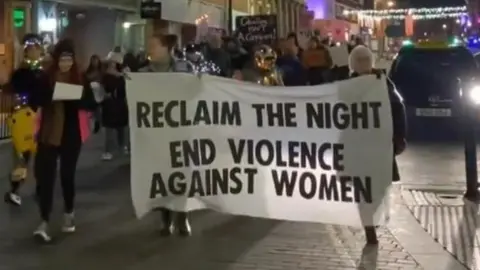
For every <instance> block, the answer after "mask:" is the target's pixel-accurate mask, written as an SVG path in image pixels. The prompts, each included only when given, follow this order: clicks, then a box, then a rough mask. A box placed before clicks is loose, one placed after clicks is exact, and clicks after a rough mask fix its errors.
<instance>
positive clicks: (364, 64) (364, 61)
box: [349, 45, 407, 244]
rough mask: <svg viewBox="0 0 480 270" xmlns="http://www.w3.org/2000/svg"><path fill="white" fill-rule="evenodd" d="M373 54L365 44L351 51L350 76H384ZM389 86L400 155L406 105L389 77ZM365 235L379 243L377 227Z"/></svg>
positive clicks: (396, 178)
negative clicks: (375, 62)
mask: <svg viewBox="0 0 480 270" xmlns="http://www.w3.org/2000/svg"><path fill="white" fill-rule="evenodd" d="M373 64H374V61H373V54H372V52H371V51H370V50H369V49H368V48H367V47H365V46H363V45H358V46H357V47H355V48H354V49H353V50H352V52H351V53H350V57H349V65H350V70H352V71H353V72H352V74H351V76H350V77H352V78H354V77H358V76H363V75H371V74H374V75H376V76H377V77H378V78H380V77H381V76H383V72H382V71H381V70H377V69H375V68H373ZM387 86H388V92H389V97H390V104H391V112H392V121H393V138H392V140H393V150H394V155H395V156H397V155H400V154H401V153H402V152H403V151H404V150H405V148H406V140H405V138H406V131H407V122H406V116H405V106H404V104H403V98H402V97H401V96H400V94H399V93H398V92H397V91H396V90H395V85H394V84H393V82H392V81H391V80H390V79H389V78H388V77H387ZM395 156H394V157H393V165H392V166H393V175H392V181H393V182H396V181H400V174H399V171H398V166H397V162H396V160H395ZM365 235H366V238H367V243H369V244H377V243H378V240H377V234H376V230H375V227H371V226H369V227H365Z"/></svg>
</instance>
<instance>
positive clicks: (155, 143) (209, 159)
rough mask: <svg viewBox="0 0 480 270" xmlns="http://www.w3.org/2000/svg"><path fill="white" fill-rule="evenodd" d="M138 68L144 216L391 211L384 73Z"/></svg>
mask: <svg viewBox="0 0 480 270" xmlns="http://www.w3.org/2000/svg"><path fill="white" fill-rule="evenodd" d="M131 76H132V80H129V81H128V86H127V89H130V90H131V91H127V92H128V93H127V95H128V102H129V108H130V135H131V142H132V153H131V154H132V158H131V168H132V171H131V188H132V200H133V205H134V208H135V211H136V214H137V216H138V217H142V216H144V215H145V214H146V213H147V212H149V211H150V210H152V209H154V208H157V207H166V208H169V209H172V210H175V211H190V210H195V209H203V208H210V209H213V210H216V211H221V212H225V213H230V214H234V215H247V216H254V217H263V218H272V219H282V220H292V221H311V222H323V223H330V224H341V225H352V226H363V225H378V224H381V223H382V221H383V220H384V219H383V218H384V213H385V212H384V208H385V205H384V197H385V195H386V193H387V190H388V188H389V186H390V184H391V179H392V164H393V160H392V159H393V149H392V120H391V116H390V102H389V98H388V91H387V89H386V87H387V84H386V81H385V79H384V78H383V79H377V78H376V77H375V76H362V77H359V78H355V79H351V80H347V81H341V82H338V83H335V84H327V85H321V86H312V87H310V86H306V87H272V88H269V87H264V86H259V85H256V84H247V83H243V82H239V81H233V80H230V79H224V78H218V77H213V76H208V75H204V76H202V77H201V78H199V77H198V76H195V75H191V74H180V73H178V74H177V73H175V74H174V73H165V74H162V73H155V74H152V73H133V74H132V75H131ZM159 85H161V87H159ZM339 213H341V214H339Z"/></svg>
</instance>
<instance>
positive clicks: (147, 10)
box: [140, 0, 162, 19]
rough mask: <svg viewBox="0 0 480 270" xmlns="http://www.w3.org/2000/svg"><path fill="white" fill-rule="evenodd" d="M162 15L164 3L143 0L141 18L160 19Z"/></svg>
mask: <svg viewBox="0 0 480 270" xmlns="http://www.w3.org/2000/svg"><path fill="white" fill-rule="evenodd" d="M161 17H162V3H161V2H156V1H148V0H142V2H141V3H140V18H142V19H160V18H161Z"/></svg>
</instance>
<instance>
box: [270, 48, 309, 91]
mask: <svg viewBox="0 0 480 270" xmlns="http://www.w3.org/2000/svg"><path fill="white" fill-rule="evenodd" d="M298 55H299V53H298V47H297V46H296V45H295V43H287V45H286V47H285V49H284V53H283V55H282V56H280V57H279V58H278V59H277V66H278V67H279V68H280V70H281V73H282V74H283V83H284V85H285V86H302V85H307V83H308V77H307V70H306V69H305V67H304V66H303V64H302V62H301V60H300V59H299V58H298Z"/></svg>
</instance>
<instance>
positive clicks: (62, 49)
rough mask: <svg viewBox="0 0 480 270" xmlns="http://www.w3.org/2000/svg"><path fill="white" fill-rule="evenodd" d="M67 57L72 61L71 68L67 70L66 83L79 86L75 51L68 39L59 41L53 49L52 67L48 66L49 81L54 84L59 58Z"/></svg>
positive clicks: (79, 80) (80, 81)
mask: <svg viewBox="0 0 480 270" xmlns="http://www.w3.org/2000/svg"><path fill="white" fill-rule="evenodd" d="M67 55H68V56H70V57H72V60H73V63H72V67H71V68H70V70H69V78H68V83H71V84H81V83H82V80H81V77H80V73H79V69H78V64H77V61H76V59H75V50H74V46H73V41H72V40H70V39H64V40H61V41H59V42H58V43H57V45H56V46H55V49H54V51H53V54H52V65H51V66H50V69H49V74H50V76H51V80H52V82H55V81H56V80H57V74H58V71H59V66H58V65H59V61H60V58H61V57H63V56H67Z"/></svg>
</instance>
